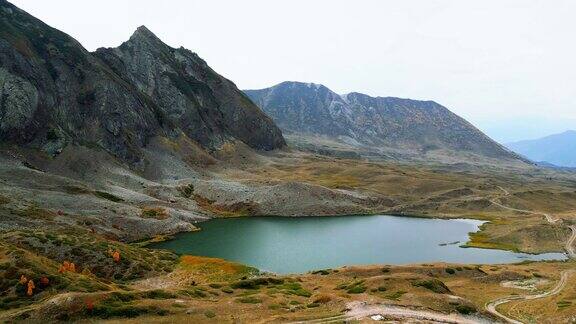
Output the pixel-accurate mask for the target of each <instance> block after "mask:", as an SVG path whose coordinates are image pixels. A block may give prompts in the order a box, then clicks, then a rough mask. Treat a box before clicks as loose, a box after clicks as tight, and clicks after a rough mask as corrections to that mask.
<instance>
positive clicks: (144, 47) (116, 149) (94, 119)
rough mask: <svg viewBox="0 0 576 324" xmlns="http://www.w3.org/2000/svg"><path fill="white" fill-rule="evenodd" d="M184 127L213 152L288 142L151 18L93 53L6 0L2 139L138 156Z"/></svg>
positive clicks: (0, 51)
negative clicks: (167, 40)
mask: <svg viewBox="0 0 576 324" xmlns="http://www.w3.org/2000/svg"><path fill="white" fill-rule="evenodd" d="M182 136H185V137H188V138H189V139H191V140H192V141H193V142H196V143H197V144H199V145H200V146H201V147H202V148H204V149H207V150H208V151H210V150H213V149H216V148H218V147H220V146H221V145H223V144H224V143H225V142H228V141H241V142H243V143H245V144H246V145H248V146H250V147H251V148H254V149H258V150H272V149H276V148H281V147H283V146H284V145H285V142H284V139H283V137H282V134H281V132H280V130H279V129H278V128H277V127H276V125H275V124H274V123H273V121H272V120H271V119H270V118H268V117H267V116H266V115H265V114H264V113H262V112H261V111H260V109H259V108H258V107H257V106H256V105H254V104H253V103H252V102H251V101H250V100H249V99H248V98H247V97H246V96H245V95H244V94H243V93H242V92H241V91H239V90H238V89H237V88H236V86H235V85H234V84H233V83H232V82H230V81H229V80H227V79H225V78H224V77H222V76H220V75H219V74H217V73H216V72H214V71H213V70H212V69H211V68H210V67H209V66H208V65H207V64H206V62H204V61H203V60H202V59H200V58H199V57H198V56H197V55H196V54H194V53H192V52H191V51H189V50H186V49H184V48H178V49H174V48H171V47H169V46H167V45H166V44H164V43H163V42H162V41H160V40H159V39H158V38H157V37H156V36H154V35H153V34H152V33H151V32H150V31H149V30H147V29H146V28H145V27H140V28H138V30H137V31H136V32H135V33H134V35H133V36H132V37H131V38H130V40H129V41H127V42H125V43H124V44H122V45H121V46H120V47H118V48H115V49H99V50H98V51H96V53H90V52H88V51H87V50H86V49H84V48H83V47H82V45H80V44H79V43H78V42H77V41H76V40H74V39H73V38H71V37H70V36H68V35H66V34H65V33H63V32H61V31H58V30H56V29H54V28H52V27H50V26H48V25H46V24H44V23H43V22H41V21H40V20H38V19H36V18H34V17H32V16H31V15H29V14H27V13H26V12H24V11H22V10H20V9H19V8H17V7H15V6H14V5H12V4H10V3H8V2H7V1H4V0H0V141H2V142H5V143H13V144H18V145H21V146H29V147H34V148H40V149H42V150H43V151H45V152H47V153H49V154H51V155H55V154H58V153H59V152H61V151H62V150H63V148H64V147H66V146H67V145H70V144H75V145H83V146H97V147H101V148H103V149H105V150H106V151H108V152H109V153H111V154H113V155H114V156H116V157H119V158H121V159H122V160H125V161H129V162H133V163H134V162H139V161H141V160H142V154H141V148H143V147H145V146H146V145H147V144H148V142H149V141H150V140H151V139H153V138H157V137H164V138H170V139H175V138H179V137H182Z"/></svg>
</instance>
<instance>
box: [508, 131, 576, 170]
mask: <svg viewBox="0 0 576 324" xmlns="http://www.w3.org/2000/svg"><path fill="white" fill-rule="evenodd" d="M506 146H507V147H508V148H509V149H511V150H513V151H514V152H516V153H518V154H521V155H523V156H525V157H527V158H529V159H531V160H533V161H537V162H543V164H552V165H555V166H560V167H576V131H573V130H569V131H566V132H563V133H560V134H554V135H550V136H546V137H543V138H539V139H534V140H526V141H519V142H514V143H508V144H506Z"/></svg>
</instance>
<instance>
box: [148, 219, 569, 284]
mask: <svg viewBox="0 0 576 324" xmlns="http://www.w3.org/2000/svg"><path fill="white" fill-rule="evenodd" d="M480 224H482V222H481V221H475V220H464V219H455V220H440V219H425V218H410V217H395V216H384V215H380V216H341V217H300V218H287V217H245V218H231V219H215V220H210V221H207V222H204V223H200V227H201V228H202V230H201V231H199V232H191V233H181V234H178V235H177V236H176V237H175V239H173V240H170V241H166V242H161V243H157V244H154V245H153V247H154V248H162V249H168V250H172V251H174V252H176V253H178V254H191V255H200V256H210V257H218V258H223V259H227V260H232V261H237V262H240V263H243V264H246V265H251V266H254V267H256V268H258V269H260V270H265V271H271V272H276V273H300V272H307V271H310V270H318V269H325V268H335V267H340V266H344V265H361V264H409V263H427V262H428V263H429V262H436V261H438V262H440V261H442V262H453V263H478V264H479V263H484V264H490V263H491V264H496V263H514V262H521V261H523V260H562V259H565V258H566V256H565V255H564V254H562V253H546V254H539V255H530V254H523V253H514V252H509V251H501V250H488V249H476V248H461V247H459V245H461V244H464V243H465V242H466V241H467V240H468V233H469V232H476V231H477V230H478V226H479V225H480ZM454 242H459V243H455V244H454ZM447 243H448V244H447ZM450 243H452V244H450Z"/></svg>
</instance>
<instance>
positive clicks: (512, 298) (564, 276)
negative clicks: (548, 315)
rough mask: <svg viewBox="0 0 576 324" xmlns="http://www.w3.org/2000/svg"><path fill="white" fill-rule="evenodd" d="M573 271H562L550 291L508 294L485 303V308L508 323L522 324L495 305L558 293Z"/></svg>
mask: <svg viewBox="0 0 576 324" xmlns="http://www.w3.org/2000/svg"><path fill="white" fill-rule="evenodd" d="M574 272H575V271H574V270H565V271H563V272H562V274H561V276H560V281H559V282H558V284H557V285H556V286H555V287H554V288H552V290H550V291H547V292H545V293H542V294H538V295H524V296H518V295H516V296H508V297H503V298H499V299H496V300H493V301H491V302H489V303H488V304H486V310H487V311H488V312H489V313H491V314H493V315H495V316H497V317H499V318H501V319H503V320H505V321H506V322H508V323H513V324H524V323H522V322H520V321H517V320H515V319H513V318H510V317H507V316H506V315H503V314H502V313H500V312H498V311H497V310H496V307H498V306H499V305H502V304H506V303H509V302H511V301H516V300H534V299H540V298H545V297H550V296H554V295H556V294H558V293H559V292H560V291H562V289H564V287H566V284H567V282H568V278H569V277H570V275H571V274H572V273H574Z"/></svg>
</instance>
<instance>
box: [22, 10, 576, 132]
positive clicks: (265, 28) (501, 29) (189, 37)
mask: <svg viewBox="0 0 576 324" xmlns="http://www.w3.org/2000/svg"><path fill="white" fill-rule="evenodd" d="M12 2H13V3H14V4H16V5H17V6H19V7H20V8H22V9H24V10H26V11H28V12H29V13H31V14H33V15H35V16H36V17H38V18H40V19H41V20H43V21H44V22H46V23H48V24H49V25H52V26H53V27H56V28H58V29H60V30H62V31H64V32H66V33H68V34H70V35H71V36H73V37H74V38H76V39H77V40H79V41H80V42H81V43H82V44H83V45H84V46H85V47H86V48H87V49H89V50H94V49H96V48H98V47H113V46H118V45H120V44H121V43H122V42H123V41H125V40H126V39H128V38H129V37H130V35H131V34H132V33H133V31H134V30H135V29H136V27H138V26H139V25H146V26H147V27H148V28H149V29H150V30H152V32H154V33H155V34H156V35H157V36H158V37H160V38H161V39H162V40H164V41H165V42H166V43H168V44H169V45H171V46H174V47H179V46H184V47H186V48H189V49H191V50H192V51H194V52H196V53H198V54H199V55H200V56H201V57H202V58H204V59H205V60H206V61H207V62H208V64H209V65H210V66H212V67H213V68H214V69H215V70H216V71H217V72H219V73H220V74H222V75H224V76H226V77H227V78H229V79H231V80H232V81H234V82H235V83H236V84H237V85H238V87H240V88H242V89H255V88H264V87H268V86H271V85H273V84H276V83H279V82H281V81H285V80H292V81H304V82H315V83H322V84H324V85H326V86H327V87H329V88H331V89H332V90H334V91H336V92H338V93H346V92H352V91H358V92H363V93H366V94H369V95H374V96H396V97H407V98H413V99H431V100H435V101H437V102H439V103H441V104H443V105H445V106H447V107H448V108H450V109H451V110H452V111H454V112H456V113H457V114H459V115H461V116H463V117H465V118H467V119H469V120H470V121H471V122H473V123H474V124H476V125H478V126H479V127H480V128H481V129H483V130H485V131H487V132H488V133H489V135H492V136H493V137H495V138H496V139H497V140H500V141H504V142H505V141H511V140H517V139H524V138H530V137H538V136H542V135H546V134H549V133H553V132H560V131H563V130H565V129H568V128H576V41H575V40H574V32H575V31H576V19H575V18H574V15H575V13H576V1H574V0H554V1H550V0H517V1H512V0H477V1H472V0H469V1H462V0H412V1H408V0H354V1H352V0H347V1H340V0H273V1H271V0H243V1H238V0H228V1H224V0H204V1H197V0H193V1H177V0H173V1H168V0H165V1H158V0H154V1H151V0H114V1H112V0H100V1H79V0H57V1H55V0H51V1H47V0H12ZM512 122H513V123H514V125H515V126H514V127H512V125H513V124H511V123H512Z"/></svg>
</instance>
